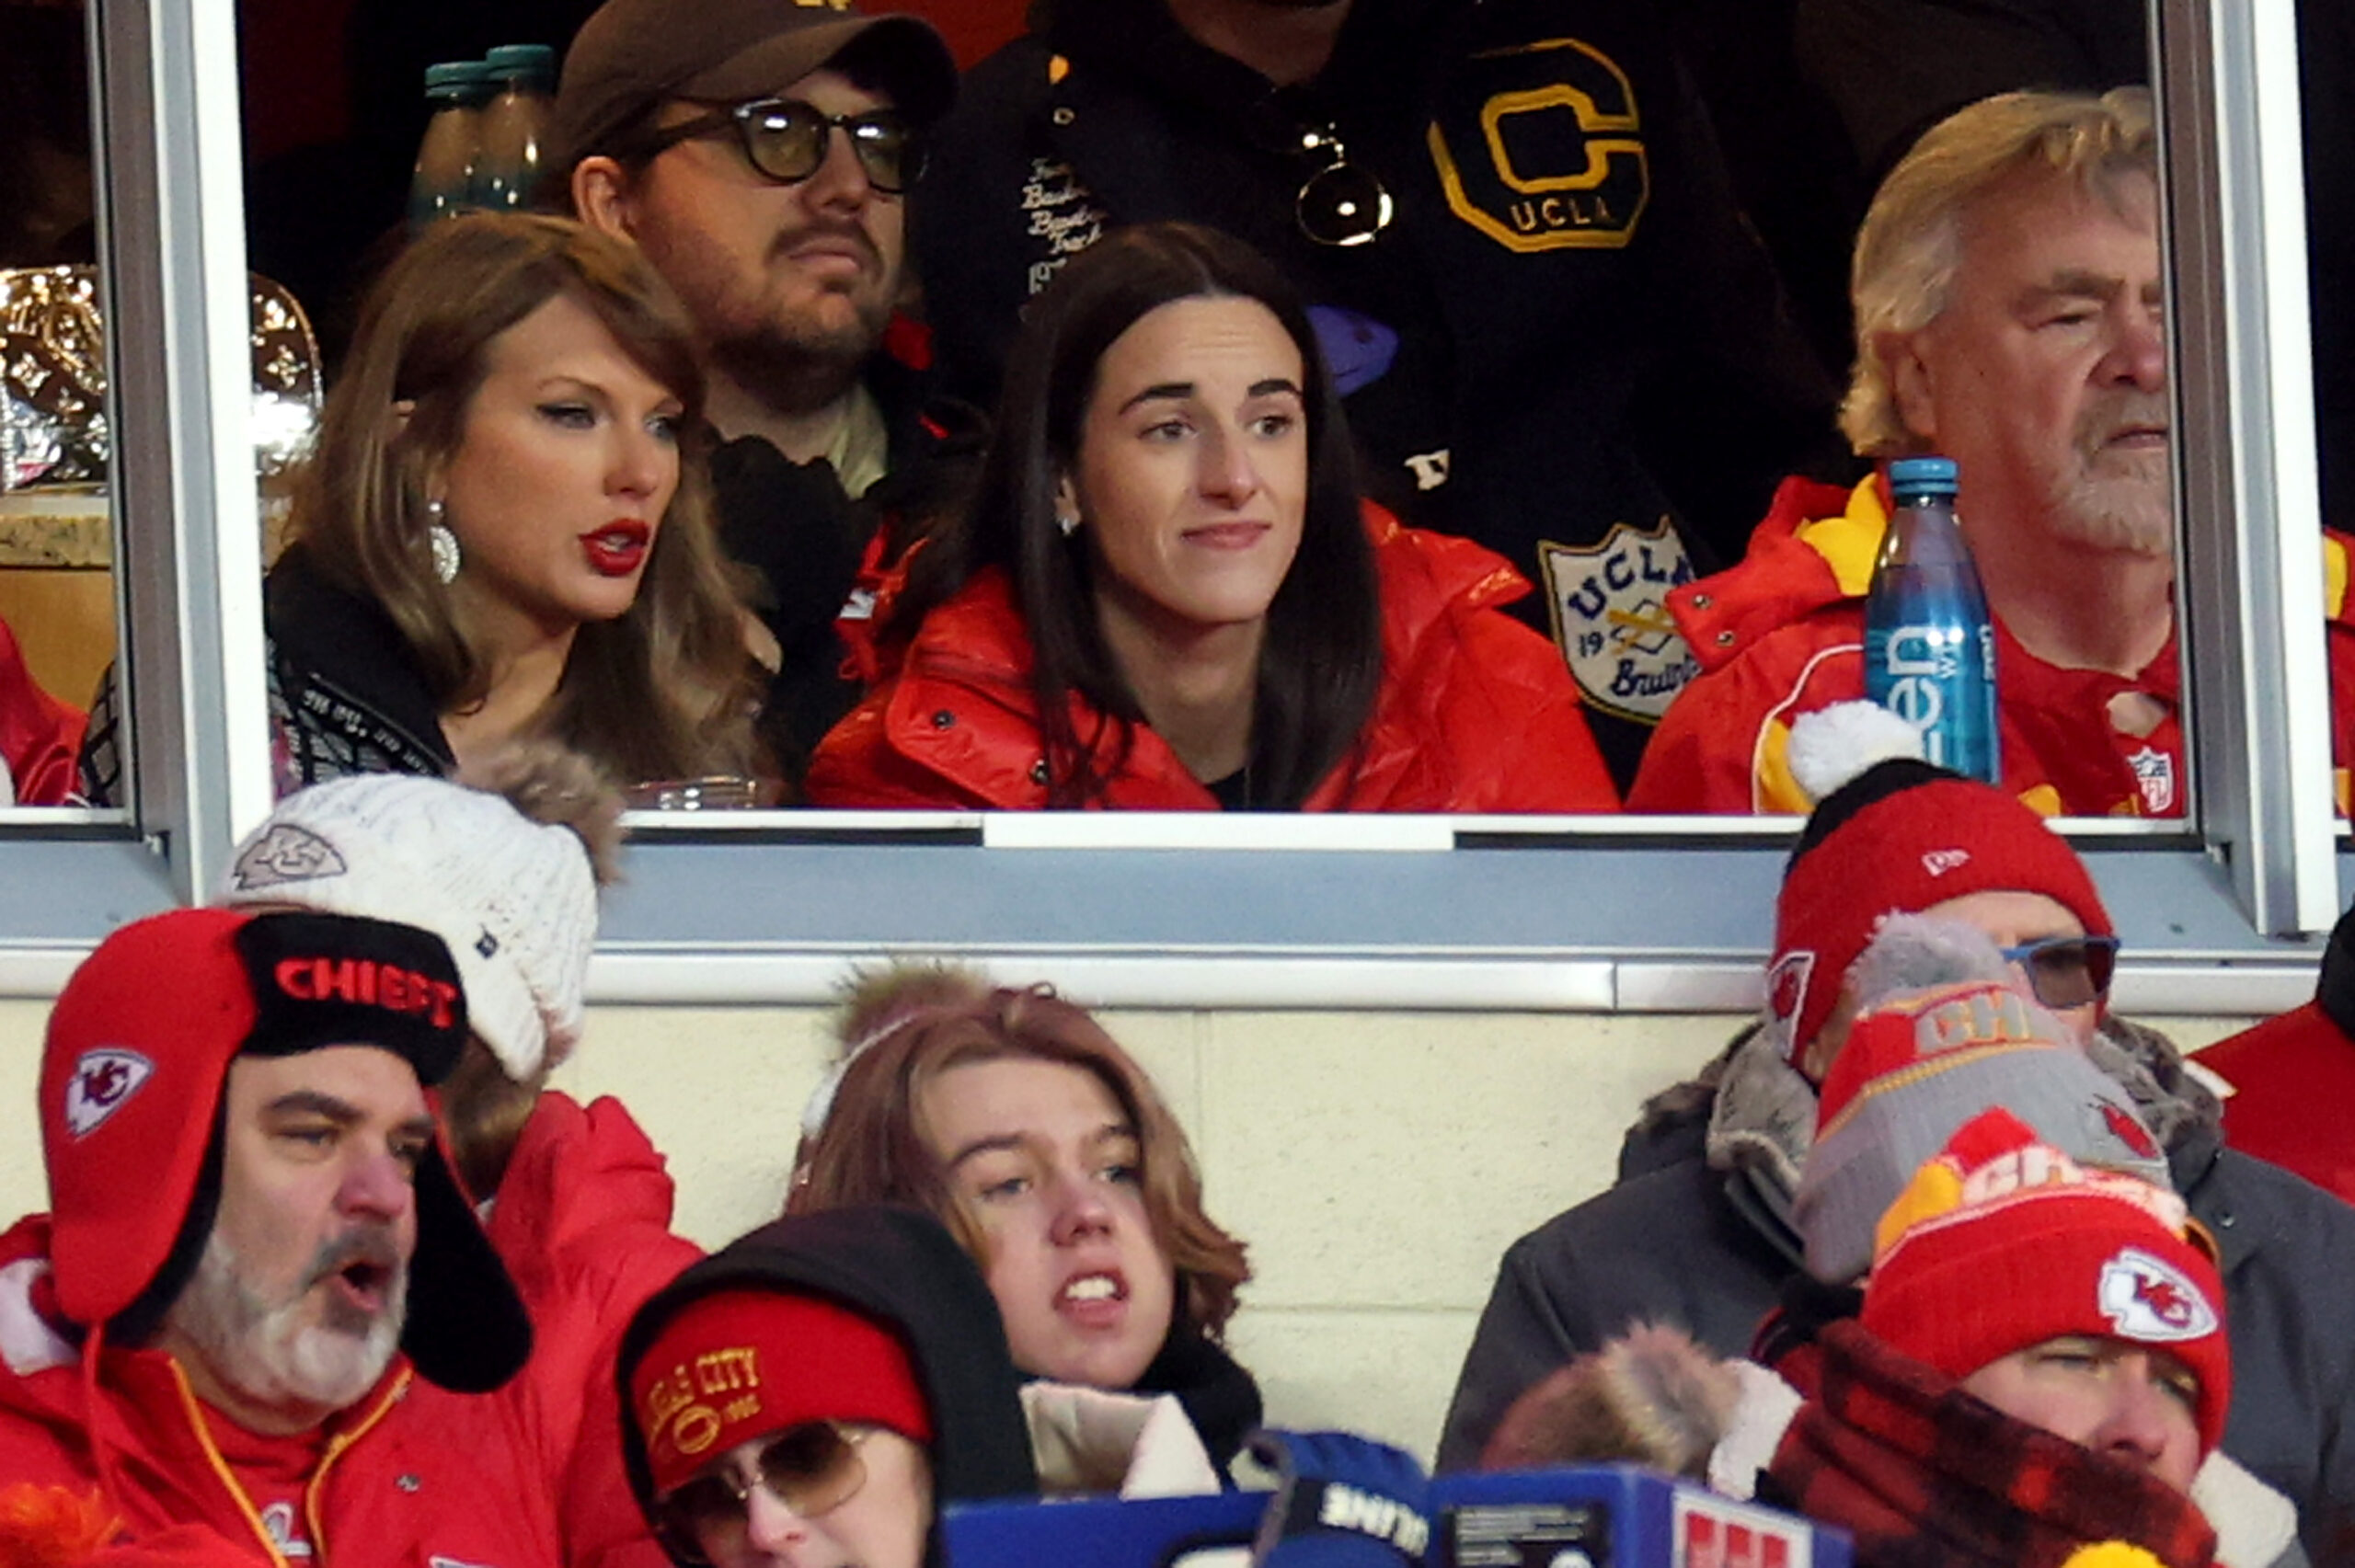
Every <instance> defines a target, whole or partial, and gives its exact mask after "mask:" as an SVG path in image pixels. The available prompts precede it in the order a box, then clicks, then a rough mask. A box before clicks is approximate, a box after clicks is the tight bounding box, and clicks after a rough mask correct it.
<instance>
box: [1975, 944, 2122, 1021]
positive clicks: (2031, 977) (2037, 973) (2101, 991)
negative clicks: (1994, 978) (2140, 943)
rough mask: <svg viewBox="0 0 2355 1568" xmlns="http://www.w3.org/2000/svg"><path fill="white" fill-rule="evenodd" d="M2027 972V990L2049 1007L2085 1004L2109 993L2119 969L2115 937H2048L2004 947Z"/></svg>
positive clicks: (2006, 953) (2006, 952) (2089, 1003)
mask: <svg viewBox="0 0 2355 1568" xmlns="http://www.w3.org/2000/svg"><path fill="white" fill-rule="evenodd" d="M2003 955H2004V956H2005V958H2007V959H2009V960H2010V961H2011V962H2012V963H2015V964H2017V965H2018V966H2019V967H2020V968H2021V969H2022V970H2023V971H2025V972H2026V973H2027V975H2028V990H2031V991H2034V992H2035V993H2036V1000H2037V1001H2040V1002H2042V1003H2043V1004H2044V1005H2045V1006H2047V1007H2051V1008H2069V1007H2085V1006H2089V1005H2091V1004H2092V1003H2094V1002H2097V1001H2100V1000H2101V999H2102V998H2104V997H2106V996H2108V994H2109V978H2110V976H2111V975H2112V974H2114V973H2115V972H2116V971H2117V968H2118V938H2116V937H2114V936H2048V937H2046V938H2044V939H2043V940H2042V941H2040V942H2029V943H2024V944H2021V945H2019V946H2017V947H2006V948H2005V949H2003Z"/></svg>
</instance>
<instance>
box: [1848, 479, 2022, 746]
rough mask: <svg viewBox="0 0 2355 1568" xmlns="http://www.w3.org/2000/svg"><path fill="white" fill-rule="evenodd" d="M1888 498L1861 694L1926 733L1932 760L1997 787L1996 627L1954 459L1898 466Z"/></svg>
mask: <svg viewBox="0 0 2355 1568" xmlns="http://www.w3.org/2000/svg"><path fill="white" fill-rule="evenodd" d="M1889 491H1890V498H1891V499H1892V500H1893V501H1894V502H1895V503H1896V505H1895V509H1893V510H1892V511H1891V513H1890V520H1889V535H1888V537H1887V538H1886V539H1884V540H1883V541H1882V542H1881V547H1880V559H1879V560H1878V561H1877V562H1875V563H1874V566H1873V581H1872V587H1871V589H1868V590H1867V593H1866V596H1865V694H1866V695H1867V696H1868V697H1870V698H1871V699H1872V700H1873V701H1874V702H1876V703H1878V704H1880V705H1881V706H1883V707H1885V708H1887V709H1888V710H1889V711H1890V712H1891V713H1893V714H1895V715H1897V716H1898V717H1900V718H1901V719H1903V720H1905V721H1906V722H1907V723H1908V724H1911V725H1912V726H1913V727H1914V728H1916V729H1918V730H1920V731H1921V732H1922V750H1923V754H1924V756H1926V757H1927V758H1928V759H1929V760H1930V761H1933V762H1936V763H1937V764H1938V765H1939V766H1941V767H1947V768H1952V769H1953V770H1954V771H1955V772H1956V773H1962V774H1965V775H1967V776H1969V777H1970V778H1974V779H1979V780H1982V781H1983V782H1985V783H1988V784H1996V783H1999V782H2000V781H2001V780H2002V777H2003V759H2002V758H2001V757H2000V756H1999V755H1998V754H1997V739H1996V710H1995V626H1994V623H1993V622H1992V621H1990V620H1989V619H1988V618H1987V595H1986V593H1985V592H1984V591H1983V590H1982V589H1981V588H1980V586H1979V568H1978V567H1974V566H1972V565H1971V562H1970V547H1969V546H1968V545H1966V544H1964V543H1963V541H1962V530H1961V529H1960V528H1959V527H1958V526H1957V525H1956V523H1955V516H1954V495H1955V466H1954V460H1953V459H1951V458H1946V457H1904V458H1899V459H1898V460H1897V461H1895V462H1893V463H1891V464H1890V465H1889Z"/></svg>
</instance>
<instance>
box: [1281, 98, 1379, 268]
mask: <svg viewBox="0 0 2355 1568" xmlns="http://www.w3.org/2000/svg"><path fill="white" fill-rule="evenodd" d="M1299 146H1300V150H1301V152H1302V153H1303V154H1304V155H1307V156H1309V157H1317V158H1325V159H1327V160H1329V161H1328V162H1327V164H1326V165H1325V166H1324V167H1323V168H1320V169H1318V170H1317V171H1316V172H1315V174H1312V175H1310V176H1309V177H1308V178H1307V180H1306V181H1305V182H1304V184H1303V185H1302V186H1301V188H1300V191H1299V194H1297V195H1295V196H1294V197H1293V198H1292V218H1293V220H1294V221H1295V222H1297V223H1299V224H1300V232H1301V233H1302V234H1304V235H1307V236H1308V237H1309V238H1310V239H1312V240H1315V242H1316V243H1317V244H1318V245H1332V246H1351V245H1364V244H1366V243H1368V242H1369V241H1371V240H1372V239H1373V236H1374V235H1378V234H1380V233H1381V232H1382V231H1383V230H1384V229H1386V228H1388V227H1389V226H1390V214H1391V200H1390V192H1389V191H1387V190H1385V189H1383V186H1382V181H1380V180H1378V179H1376V178H1374V177H1373V175H1371V174H1369V173H1368V172H1366V171H1365V170H1364V169H1361V168H1360V167H1359V166H1357V165H1355V164H1353V163H1351V162H1350V155H1349V150H1348V149H1347V148H1345V147H1343V146H1342V145H1341V138H1340V137H1339V135H1338V134H1337V133H1336V132H1334V130H1333V128H1332V127H1331V126H1329V125H1326V126H1319V127H1316V128H1315V129H1312V130H1306V131H1303V132H1301V133H1300V143H1299Z"/></svg>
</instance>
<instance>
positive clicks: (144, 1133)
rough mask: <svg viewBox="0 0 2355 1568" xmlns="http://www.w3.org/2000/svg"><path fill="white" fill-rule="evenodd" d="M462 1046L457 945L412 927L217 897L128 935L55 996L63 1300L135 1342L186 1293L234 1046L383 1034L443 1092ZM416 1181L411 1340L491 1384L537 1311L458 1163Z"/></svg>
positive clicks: (209, 1202)
mask: <svg viewBox="0 0 2355 1568" xmlns="http://www.w3.org/2000/svg"><path fill="white" fill-rule="evenodd" d="M465 1039H466V1010H465V993H464V991H463V990H461V989H460V986H459V983H458V972H457V967H456V966H455V965H454V963H453V962H452V961H451V958H450V952H449V949H448V948H447V947H446V946H444V945H443V944H442V939H441V938H440V937H438V936H435V935H433V934H432V933H430V932H425V931H419V930H418V929H417V928H416V927H414V926H406V925H397V924H395V923H393V922H392V921H377V920H366V919H362V918H360V917H357V916H350V915H321V914H312V913H307V912H305V913H264V914H255V913H252V912H250V911H247V910H219V909H205V910H172V911H170V912H168V913H166V914H160V915H155V916H153V917H151V918H150V919H147V920H143V921H135V922H133V923H132V924H130V925H127V926H124V927H122V928H121V930H119V931H117V932H115V933H113V934H112V935H110V936H109V937H108V938H107V939H106V941H104V942H102V943H100V944H98V949H97V950H96V951H95V952H93V953H92V954H91V955H90V956H89V957H88V958H87V959H86V960H85V961H84V962H83V964H82V966H81V967H80V968H78V969H76V970H75V972H74V975H73V978H72V979H69V980H68V981H67V982H66V985H65V989H64V990H63V992H62V993H61V994H60V995H59V996H58V999H57V1004H56V1006H55V1007H54V1008H53V1009H52V1011H51V1013H50V1017H49V1031H48V1036H47V1040H46V1043H45V1045H44V1047H43V1050H42V1056H41V1072H40V1126H41V1150H42V1156H43V1161H44V1163H45V1164H46V1166H47V1169H48V1173H49V1190H50V1205H51V1209H52V1216H51V1239H50V1261H51V1265H52V1275H53V1279H54V1285H55V1289H56V1295H57V1303H58V1308H59V1310H61V1311H63V1313H64V1314H65V1316H66V1317H68V1318H69V1319H71V1320H72V1321H73V1322H77V1323H81V1324H85V1325H90V1326H97V1325H106V1324H115V1326H116V1327H117V1328H118V1330H121V1329H122V1328H124V1327H126V1326H131V1327H132V1335H131V1336H132V1337H138V1336H139V1334H141V1333H144V1330H145V1329H150V1328H152V1327H153V1326H154V1324H155V1322H156V1321H157V1320H158V1319H159V1318H160V1314H161V1312H162V1311H163V1310H164V1309H165V1308H167V1307H168V1306H169V1305H170V1303H171V1300H172V1299H174V1298H175V1297H177V1296H178V1292H179V1288H180V1287H181V1286H182V1285H184V1284H185V1283H186V1282H187V1278H188V1275H189V1272H190V1270H192V1269H193V1268H194V1267H195V1265H196V1261H197V1258H198V1257H199V1256H200V1255H201V1253H202V1251H203V1247H204V1243H205V1242H206V1240H207V1239H208V1238H209V1237H210V1235H211V1233H212V1229H213V1213H214V1210H215V1207H216V1206H217V1205H218V1203H219V1200H220V1190H221V1181H222V1173H221V1160H222V1152H221V1141H220V1138H219V1130H218V1129H219V1127H220V1118H221V1115H222V1102H223V1093H224V1088H225V1086H226V1084H227V1082H228V1076H229V1068H230V1064H231V1063H232V1062H233V1061H234V1060H235V1059H236V1058H237V1057H238V1056H240V1055H243V1054H248V1053H251V1054H258V1055H266V1056H291V1055H295V1054H299V1053H301V1052H304V1051H309V1050H316V1049H318V1048H320V1047H327V1046H335V1045H355V1044H361V1045H372V1046H378V1047H383V1048H384V1049H385V1050H388V1051H391V1052H393V1053H394V1054H395V1055H396V1056H399V1057H400V1058H401V1059H403V1060H405V1061H407V1062H408V1064H409V1065H410V1067H411V1068H412V1069H414V1070H415V1071H416V1073H417V1076H418V1082H419V1083H420V1084H426V1085H431V1084H433V1083H436V1082H440V1081H441V1080H442V1078H443V1077H444V1076H445V1075H446V1074H447V1073H448V1072H449V1070H450V1069H451V1068H452V1067H453V1066H454V1065H455V1064H456V1062H457V1059H458V1052H459V1049H460V1048H461V1047H463V1046H464V1045H465ZM417 1186H418V1197H417V1202H418V1242H417V1251H416V1253H415V1255H414V1256H413V1257H412V1259H411V1260H410V1265H409V1290H408V1327H407V1328H406V1330H405V1331H404V1333H403V1335H402V1346H403V1348H404V1349H406V1350H407V1351H408V1353H409V1355H410V1356H411V1358H412V1359H414V1360H415V1361H416V1362H417V1364H418V1369H419V1372H421V1373H423V1374H424V1375H425V1376H426V1377H427V1378H428V1379H431V1380H432V1381H434V1382H436V1383H440V1384H442V1386H444V1387H448V1388H454V1389H458V1390H461V1391H474V1390H477V1389H488V1388H495V1387H497V1386H498V1385H499V1384H500V1383H501V1382H503V1381H505V1380H506V1379H507V1378H508V1377H509V1376H511V1374H512V1373H513V1372H514V1370H515V1369H516V1368H519V1367H520V1366H522V1364H523V1357H524V1356H525V1355H526V1354H528V1353H529V1349H530V1345H531V1326H530V1322H529V1320H528V1319H527V1318H526V1317H525V1316H524V1314H523V1305H522V1302H521V1301H520V1299H518V1298H517V1297H516V1295H515V1291H514V1287H513V1284H512V1283H511V1281H510V1280H509V1278H508V1276H507V1274H506V1271H505V1269H504V1268H503V1267H501V1266H500V1264H499V1261H498V1257H497V1254H495V1253H493V1252H492V1251H491V1249H490V1243H489V1242H488V1240H487V1239H486V1238H485V1237H484V1236H483V1233H482V1230H481V1228H480V1227H479V1226H478V1225H477V1223H476V1221H475V1219H474V1216H473V1213H472V1211H471V1209H470V1208H469V1207H467V1205H466V1203H465V1199H464V1197H463V1196H461V1195H460V1194H459V1191H458V1187H457V1184H456V1179H455V1177H454V1176H453V1175H452V1174H451V1173H450V1170H449V1166H448V1164H447V1162H446V1159H435V1160H431V1161H427V1162H423V1163H422V1164H421V1165H420V1166H419V1171H418V1178H417ZM134 1307H136V1308H137V1309H138V1310H136V1311H132V1309H133V1308H134ZM126 1314H128V1317H127V1319H126ZM118 1319H126V1322H123V1323H118V1322H116V1320H118ZM132 1320H135V1321H136V1322H135V1326H132Z"/></svg>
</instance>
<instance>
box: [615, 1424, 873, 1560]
mask: <svg viewBox="0 0 2355 1568" xmlns="http://www.w3.org/2000/svg"><path fill="white" fill-rule="evenodd" d="M873 1434H874V1428H872V1427H849V1428H844V1427H843V1426H840V1425H836V1424H835V1423H833V1422H831V1421H810V1422H804V1423H803V1424H802V1425H798V1426H788V1427H787V1428H786V1429H785V1430H784V1431H782V1432H779V1433H777V1434H776V1435H775V1436H773V1437H771V1438H769V1439H768V1441H766V1442H765V1443H763V1444H762V1445H761V1447H760V1450H759V1452H758V1453H757V1454H755V1455H754V1456H753V1460H752V1465H753V1469H754V1471H756V1472H757V1474H758V1479H757V1480H755V1481H753V1482H750V1483H746V1482H741V1481H739V1480H738V1479H737V1478H736V1477H735V1476H734V1475H733V1474H729V1473H725V1472H722V1473H716V1474H712V1475H700V1476H697V1477H696V1478H695V1480H693V1481H690V1482H687V1483H686V1484H685V1485H684V1486H682V1487H680V1488H679V1489H678V1490H677V1491H675V1492H673V1493H672V1494H669V1495H668V1496H666V1497H663V1498H661V1500H660V1501H658V1502H657V1503H656V1504H655V1505H654V1514H655V1529H656V1531H657V1533H659V1534H660V1535H661V1538H662V1543H663V1545H665V1546H667V1547H669V1548H670V1549H671V1551H672V1552H673V1553H674V1554H676V1555H677V1556H679V1557H682V1558H684V1559H685V1560H686V1561H687V1562H714V1561H716V1560H718V1558H721V1557H725V1556H729V1555H732V1554H733V1551H734V1548H736V1547H737V1545H738V1544H739V1543H741V1540H742V1538H743V1536H744V1533H745V1532H746V1531H747V1530H748V1529H750V1528H752V1513H751V1508H750V1504H751V1502H752V1488H753V1487H754V1486H758V1487H760V1488H761V1489H762V1490H763V1491H765V1492H766V1493H767V1494H769V1495H770V1496H772V1497H774V1498H775V1499H776V1500H777V1501H778V1502H779V1503H782V1504H783V1505H785V1506H786V1508H787V1510H789V1511H790V1512H792V1513H794V1514H796V1515H798V1516H800V1517H802V1518H805V1519H814V1518H817V1517H818V1516H821V1515H822V1514H830V1513H832V1512H833V1511H834V1510H835V1509H836V1508H839V1507H841V1506H842V1505H844V1504H845V1503H847V1502H849V1501H850V1500H851V1499H852V1498H853V1497H856V1495H858V1489H859V1488H860V1487H862V1486H864V1485H866V1484H867V1461H866V1460H864V1459H860V1458H859V1457H858V1446H859V1445H860V1444H861V1443H864V1442H865V1441H867V1438H868V1437H869V1436H873Z"/></svg>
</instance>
